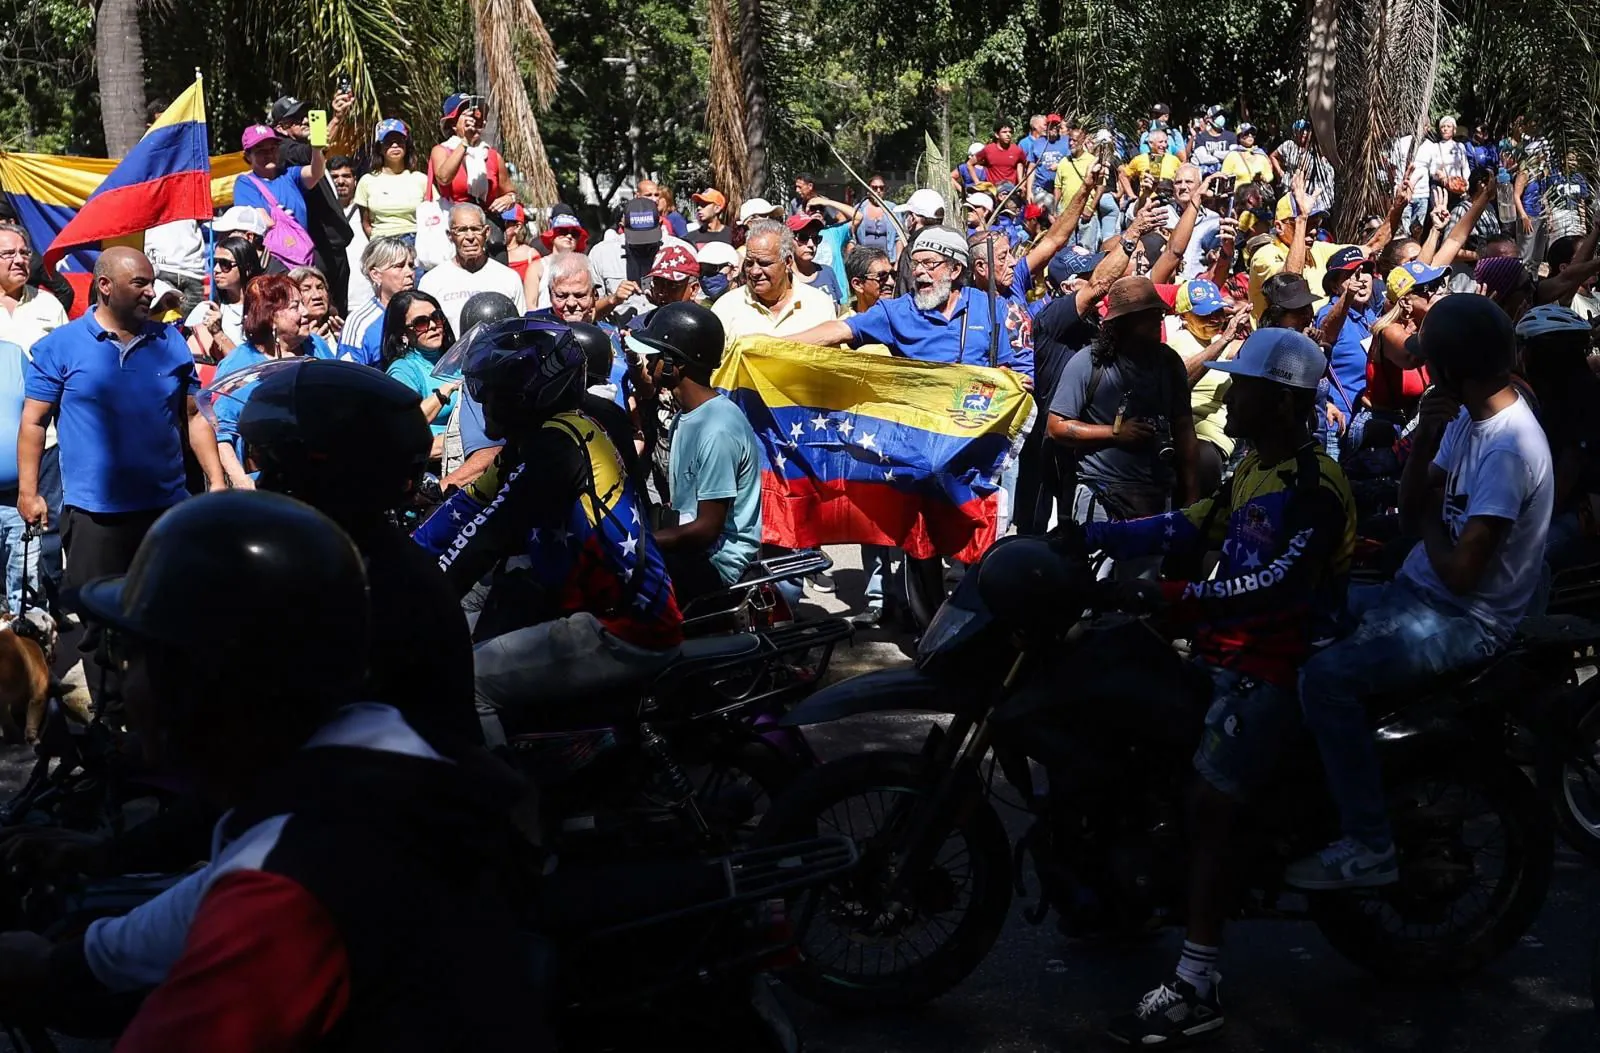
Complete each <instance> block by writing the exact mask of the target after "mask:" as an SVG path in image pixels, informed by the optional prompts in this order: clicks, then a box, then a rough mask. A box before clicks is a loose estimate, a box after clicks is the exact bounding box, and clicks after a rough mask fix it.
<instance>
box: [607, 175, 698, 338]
mask: <svg viewBox="0 0 1600 1053" xmlns="http://www.w3.org/2000/svg"><path fill="white" fill-rule="evenodd" d="M669 245H676V246H678V247H680V248H686V249H692V246H691V245H690V244H689V243H688V242H687V241H684V240H682V239H680V238H675V237H673V236H672V235H671V234H668V233H667V232H666V231H665V230H663V229H662V226H661V212H660V209H659V207H658V206H657V203H656V201H655V200H654V199H652V198H646V197H636V198H634V199H633V200H631V201H629V202H628V203H627V205H626V206H625V207H624V208H623V212H622V237H620V238H607V239H606V240H604V241H602V242H601V243H600V244H598V245H596V246H595V247H594V249H593V250H592V251H591V252H590V253H589V265H590V266H591V267H592V268H593V269H594V277H595V281H597V282H599V283H600V291H601V293H602V294H603V295H602V296H601V298H600V302H599V304H598V305H597V306H596V308H595V313H596V315H597V316H598V317H601V318H604V317H606V316H607V315H610V316H611V320H612V321H614V322H616V323H617V324H618V325H625V324H626V323H627V322H629V321H631V320H632V319H633V318H635V317H636V316H638V315H642V314H645V313H646V312H648V311H649V310H650V308H651V306H652V305H651V303H650V298H649V297H648V296H646V295H645V294H644V281H645V278H646V277H648V276H649V274H650V268H651V267H653V266H655V261H656V254H657V253H659V252H660V251H661V250H662V249H663V248H666V247H667V246H669Z"/></svg>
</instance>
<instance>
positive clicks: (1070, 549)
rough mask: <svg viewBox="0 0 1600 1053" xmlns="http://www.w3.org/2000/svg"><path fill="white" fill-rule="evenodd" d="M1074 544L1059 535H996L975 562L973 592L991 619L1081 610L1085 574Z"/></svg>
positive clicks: (1019, 621) (1035, 618)
mask: <svg viewBox="0 0 1600 1053" xmlns="http://www.w3.org/2000/svg"><path fill="white" fill-rule="evenodd" d="M1079 548H1081V543H1075V542H1074V543H1065V544H1064V543H1062V542H1061V541H1060V540H1059V539H1048V540H1047V539H1046V538H1042V537H1009V538H1002V539H1001V540H999V541H997V542H995V544H994V545H993V546H992V547H991V548H990V549H989V551H988V552H986V553H984V556H983V560H982V562H980V563H979V564H978V568H977V573H978V595H979V596H981V597H982V598H983V602H984V605H985V606H986V607H988V608H989V610H991V611H993V612H994V614H995V616H996V617H997V618H1002V619H1004V620H1005V621H1006V622H1007V623H1009V624H1013V625H1025V624H1035V623H1039V622H1040V620H1041V619H1042V620H1045V621H1047V620H1049V619H1050V618H1052V617H1054V616H1055V613H1058V612H1060V611H1062V610H1069V611H1070V610H1081V609H1082V608H1083V607H1084V606H1085V605H1086V601H1087V596H1088V593H1087V590H1088V587H1089V584H1090V578H1089V572H1088V567H1087V564H1086V563H1085V561H1084V559H1083V556H1082V554H1081V552H1079V551H1078V549H1079ZM969 573H970V572H969Z"/></svg>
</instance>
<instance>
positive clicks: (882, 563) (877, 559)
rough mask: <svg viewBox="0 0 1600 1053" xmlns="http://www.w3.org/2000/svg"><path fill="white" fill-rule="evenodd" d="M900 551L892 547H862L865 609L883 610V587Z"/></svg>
mask: <svg viewBox="0 0 1600 1053" xmlns="http://www.w3.org/2000/svg"><path fill="white" fill-rule="evenodd" d="M899 557H900V550H899V549H897V548H895V547H893V546H892V545H862V546H861V569H862V570H864V571H866V572H867V607H868V609H870V610H874V611H882V610H883V586H884V582H885V581H886V580H887V579H888V577H889V574H890V572H891V570H892V569H893V565H894V561H895V560H896V559H898V558H899Z"/></svg>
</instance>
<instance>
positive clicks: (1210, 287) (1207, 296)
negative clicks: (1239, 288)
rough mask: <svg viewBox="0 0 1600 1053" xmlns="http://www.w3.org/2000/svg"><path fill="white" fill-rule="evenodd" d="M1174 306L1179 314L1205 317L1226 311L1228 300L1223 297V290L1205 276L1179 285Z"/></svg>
mask: <svg viewBox="0 0 1600 1053" xmlns="http://www.w3.org/2000/svg"><path fill="white" fill-rule="evenodd" d="M1173 306H1174V307H1175V308H1176V309H1177V312H1178V313H1179V314H1197V315H1200V316H1201V317H1204V316H1206V315H1208V314H1216V313H1217V312H1218V311H1225V310H1227V308H1228V302H1227V301H1226V300H1224V299H1223V298H1222V292H1221V290H1219V289H1218V288H1217V287H1216V285H1215V284H1214V283H1212V282H1209V281H1207V280H1206V279H1204V278H1196V279H1194V280H1193V281H1187V282H1184V283H1183V284H1182V285H1180V286H1178V295H1177V297H1176V298H1175V300H1174V301H1173Z"/></svg>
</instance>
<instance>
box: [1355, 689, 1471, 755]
mask: <svg viewBox="0 0 1600 1053" xmlns="http://www.w3.org/2000/svg"><path fill="white" fill-rule="evenodd" d="M1459 708H1460V707H1459V706H1458V705H1457V706H1451V705H1450V704H1449V701H1448V700H1447V701H1446V702H1445V703H1443V704H1437V703H1436V704H1424V705H1421V706H1412V707H1408V708H1407V709H1405V710H1402V711H1401V712H1400V713H1397V714H1395V715H1394V717H1393V718H1392V719H1390V720H1387V721H1385V722H1383V723H1382V724H1380V725H1378V730H1377V731H1376V732H1375V735H1376V739H1377V746H1378V750H1379V751H1380V752H1382V751H1384V750H1387V749H1392V748H1395V747H1400V746H1405V747H1415V746H1429V745H1438V744H1440V743H1446V744H1457V745H1461V744H1466V743H1469V742H1471V741H1473V740H1474V735H1473V731H1472V728H1471V727H1470V726H1468V725H1467V723H1466V722H1465V721H1463V720H1461V718H1460V716H1459V712H1458V711H1459Z"/></svg>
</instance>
